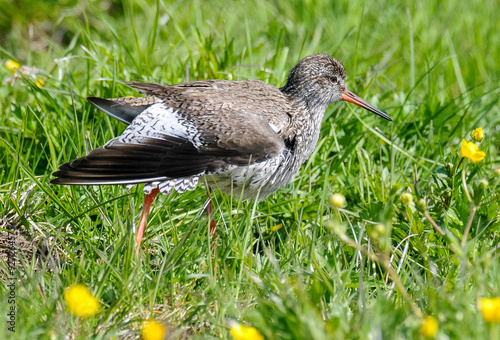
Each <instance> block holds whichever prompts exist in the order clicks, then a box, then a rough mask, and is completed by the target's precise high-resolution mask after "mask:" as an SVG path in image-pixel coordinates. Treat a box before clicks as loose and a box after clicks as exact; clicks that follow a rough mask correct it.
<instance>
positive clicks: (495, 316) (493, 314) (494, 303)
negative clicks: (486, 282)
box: [481, 298, 500, 322]
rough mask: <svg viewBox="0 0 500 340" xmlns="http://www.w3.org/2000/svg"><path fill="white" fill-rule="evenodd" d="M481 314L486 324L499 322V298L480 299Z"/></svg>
mask: <svg viewBox="0 0 500 340" xmlns="http://www.w3.org/2000/svg"><path fill="white" fill-rule="evenodd" d="M481 313H482V314H483V319H484V321H486V322H500V298H493V299H481Z"/></svg>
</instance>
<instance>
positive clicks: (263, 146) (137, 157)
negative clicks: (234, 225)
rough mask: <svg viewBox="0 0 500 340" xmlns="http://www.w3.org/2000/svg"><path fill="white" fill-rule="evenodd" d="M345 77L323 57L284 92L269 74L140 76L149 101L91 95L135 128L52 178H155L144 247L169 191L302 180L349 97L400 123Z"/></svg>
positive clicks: (96, 181)
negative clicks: (145, 79)
mask: <svg viewBox="0 0 500 340" xmlns="http://www.w3.org/2000/svg"><path fill="white" fill-rule="evenodd" d="M345 78H346V74H345V70H344V67H343V66H342V64H341V63H340V62H339V61H338V60H336V59H334V58H332V57H330V56H329V55H326V54H317V55H312V56H309V57H306V58H304V59H302V60H300V61H299V62H298V63H297V65H296V66H295V67H294V68H293V69H292V71H291V72H290V74H289V75H288V79H287V82H286V84H285V86H283V87H282V88H276V87H274V86H272V85H269V84H267V83H264V82H262V81H259V80H244V81H228V80H202V81H193V82H186V83H182V84H177V85H170V86H168V85H160V84H154V83H152V84H145V83H139V82H130V83H128V85H129V86H130V87H132V88H134V89H137V90H139V91H140V92H141V93H143V94H145V95H146V97H133V98H131V97H126V98H113V99H103V98H96V97H89V98H87V99H88V101H89V102H90V103H91V104H93V105H94V106H95V107H97V108H98V109H100V110H102V111H103V112H105V113H106V114H108V115H109V116H111V117H113V118H116V119H118V120H119V121H121V122H124V123H126V124H129V126H128V127H127V128H126V129H125V131H124V132H123V133H122V134H121V135H120V136H118V137H116V138H113V139H112V140H110V141H109V142H107V143H106V144H105V145H104V146H102V147H100V148H98V149H95V150H92V151H91V152H90V153H89V154H88V155H87V156H85V157H82V158H78V159H76V160H74V161H72V162H69V163H66V164H63V165H61V166H60V167H59V171H57V172H55V173H54V174H53V175H54V176H55V177H57V178H55V179H53V180H52V181H51V183H53V184H72V185H103V184H128V185H130V184H138V183H145V185H144V192H145V193H146V198H145V202H144V210H143V213H142V216H141V220H140V222H139V226H138V230H137V235H136V250H137V251H138V250H139V246H140V244H141V240H142V236H143V233H144V229H145V227H146V221H147V218H148V215H149V210H150V207H151V203H152V202H153V201H154V199H155V197H156V195H157V194H158V193H159V192H161V193H162V194H169V193H171V192H172V191H173V190H176V191H177V192H179V193H183V192H185V191H187V190H193V189H194V188H195V187H196V185H197V184H198V182H199V181H200V180H201V179H202V178H203V179H204V180H206V182H207V183H208V185H209V187H210V188H213V189H219V190H221V191H222V192H224V193H227V194H232V195H234V196H236V197H240V198H242V199H249V198H258V199H264V198H266V197H267V196H269V195H270V194H272V193H274V192H275V191H277V190H278V189H280V188H282V187H284V186H286V185H287V184H289V183H290V182H292V181H293V179H294V178H295V176H296V175H297V173H298V172H299V169H300V166H301V165H302V163H304V162H305V161H306V160H307V158H308V157H309V156H310V155H311V153H312V152H313V150H314V148H315V147H316V144H317V142H318V138H319V132H320V126H321V121H322V119H323V115H324V113H325V111H326V109H327V107H328V105H330V104H331V103H334V102H337V101H340V100H345V101H348V102H351V103H354V104H356V105H359V106H361V107H363V108H365V109H367V110H369V111H371V112H373V113H375V114H377V115H379V116H380V117H382V118H385V119H387V120H389V121H392V119H391V118H390V117H389V116H388V115H387V114H385V113H384V112H382V111H380V110H379V109H377V108H375V107H373V106H372V105H370V104H368V103H367V102H366V101H364V100H363V99H361V98H360V97H358V96H356V95H355V94H354V93H352V92H350V91H349V90H347V88H346V85H345ZM210 208H211V206H210Z"/></svg>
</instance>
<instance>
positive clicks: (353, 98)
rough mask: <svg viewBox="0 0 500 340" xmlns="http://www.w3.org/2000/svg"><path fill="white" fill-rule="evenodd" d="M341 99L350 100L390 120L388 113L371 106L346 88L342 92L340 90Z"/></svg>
mask: <svg viewBox="0 0 500 340" xmlns="http://www.w3.org/2000/svg"><path fill="white" fill-rule="evenodd" d="M342 100H345V101H348V102H351V103H353V104H356V105H358V106H361V107H362V108H363V109H367V110H368V111H371V112H373V113H375V114H376V115H379V116H380V117H382V118H384V119H387V120H388V121H390V122H392V118H391V117H389V115H387V114H386V113H384V112H382V111H380V110H379V109H377V108H376V107H374V106H371V105H370V104H368V103H367V102H366V101H365V100H364V99H361V98H359V97H358V96H356V95H355V94H354V93H352V92H351V91H349V90H347V89H345V90H344V92H342Z"/></svg>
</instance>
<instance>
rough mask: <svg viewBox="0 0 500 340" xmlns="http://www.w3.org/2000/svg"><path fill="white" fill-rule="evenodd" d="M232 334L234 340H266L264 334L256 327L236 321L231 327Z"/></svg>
mask: <svg viewBox="0 0 500 340" xmlns="http://www.w3.org/2000/svg"><path fill="white" fill-rule="evenodd" d="M231 336H232V337H233V339H234V340H264V336H263V335H262V334H260V332H259V331H258V330H257V329H256V328H254V327H246V326H243V325H240V324H239V323H234V324H233V326H232V327H231Z"/></svg>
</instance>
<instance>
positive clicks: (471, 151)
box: [460, 139, 486, 163]
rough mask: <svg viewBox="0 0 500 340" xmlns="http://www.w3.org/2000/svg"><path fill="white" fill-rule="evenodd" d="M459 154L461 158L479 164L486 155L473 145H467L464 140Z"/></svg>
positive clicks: (470, 143) (471, 143)
mask: <svg viewBox="0 0 500 340" xmlns="http://www.w3.org/2000/svg"><path fill="white" fill-rule="evenodd" d="M460 154H461V155H462V157H465V158H468V159H470V160H471V161H473V162H474V163H479V162H481V161H482V160H483V158H484V156H486V154H485V153H484V152H482V151H479V148H478V147H477V146H476V145H475V144H474V143H473V142H469V143H467V142H466V141H465V139H462V146H461V147H460Z"/></svg>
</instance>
